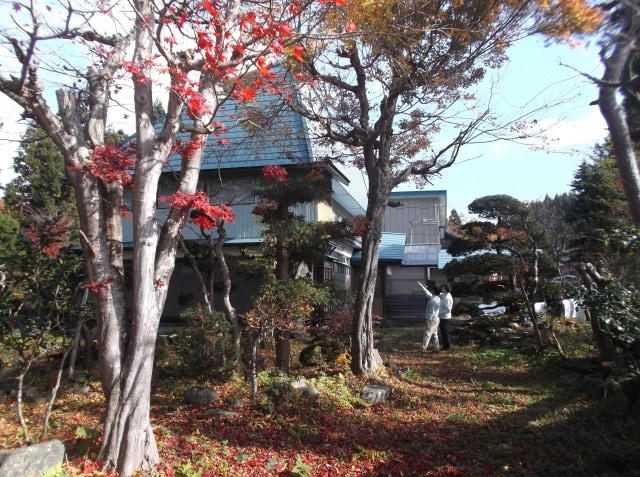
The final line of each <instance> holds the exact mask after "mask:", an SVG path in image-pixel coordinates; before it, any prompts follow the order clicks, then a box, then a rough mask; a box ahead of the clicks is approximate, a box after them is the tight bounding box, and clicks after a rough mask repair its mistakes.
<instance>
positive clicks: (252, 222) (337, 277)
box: [123, 94, 365, 320]
mask: <svg viewBox="0 0 640 477" xmlns="http://www.w3.org/2000/svg"><path fill="white" fill-rule="evenodd" d="M216 119H218V120H219V121H220V122H221V123H222V125H223V126H224V130H225V131H224V132H222V133H220V134H219V135H218V136H212V137H210V138H209V140H208V142H207V145H206V148H205V151H204V157H203V162H202V168H201V172H200V184H199V187H198V188H199V189H200V190H204V191H206V193H207V194H208V196H209V197H210V200H211V202H215V203H223V204H229V205H231V206H232V209H233V212H234V213H235V215H236V217H235V221H234V222H232V223H227V224H225V229H226V236H227V238H226V240H225V242H224V251H225V254H226V255H227V256H229V257H234V256H235V257H241V256H244V257H246V256H249V255H250V254H251V253H252V252H255V251H257V250H258V249H259V247H260V244H261V243H262V241H263V239H262V236H261V227H260V224H259V223H258V222H257V221H256V217H255V216H254V215H253V214H252V211H253V209H254V208H255V207H256V205H257V203H258V200H259V199H258V197H257V194H256V192H257V191H258V190H259V188H260V187H261V184H262V176H261V172H262V168H263V167H264V166H266V165H278V166H281V167H284V168H287V169H288V170H289V173H290V174H296V173H297V167H296V166H298V165H310V166H313V167H318V168H319V169H321V170H322V171H323V172H324V173H325V177H326V179H325V180H326V181H327V184H326V186H327V187H330V188H331V191H332V194H331V200H329V201H323V202H314V203H306V204H302V205H298V206H296V210H294V213H295V214H296V215H298V216H302V217H304V218H305V220H307V221H330V220H343V219H351V218H353V217H354V216H356V215H362V214H363V213H364V210H365V209H364V206H363V198H364V195H362V194H361V193H360V194H359V193H358V192H357V188H355V189H354V188H353V187H351V185H350V181H349V179H348V177H347V176H346V175H345V174H344V173H343V172H341V171H340V170H339V169H338V168H336V167H334V166H332V165H331V164H328V163H326V162H324V161H318V160H316V158H315V157H314V155H313V152H312V148H311V144H310V141H309V136H308V133H307V127H306V124H305V121H304V118H303V117H302V116H300V115H298V114H295V113H293V112H292V111H291V110H290V109H289V108H288V107H286V105H285V104H284V103H283V102H282V100H281V99H280V98H279V97H277V96H275V95H272V94H263V95H261V96H259V97H258V98H257V99H256V101H255V102H249V103H247V102H237V101H233V100H228V101H226V102H225V103H224V105H223V106H222V107H221V110H220V113H219V114H218V115H217V118H216ZM158 127H160V125H158ZM178 139H179V140H182V141H186V140H187V139H188V134H186V133H185V134H182V135H180V136H179V137H178ZM180 164H181V162H180V157H179V156H178V155H174V156H171V157H170V158H169V160H168V164H167V165H166V167H165V170H164V172H163V174H162V177H161V180H160V187H159V193H158V220H159V222H160V223H162V222H163V220H164V219H166V217H167V213H168V209H167V205H166V204H165V203H164V202H163V200H162V198H163V197H167V196H170V195H171V194H173V192H174V191H175V190H176V184H177V179H176V173H177V172H179V168H180ZM352 189H353V190H355V191H356V192H353V191H352ZM361 190H362V189H361ZM125 200H127V199H126V198H125ZM128 200H130V198H129V199H128ZM212 233H213V235H214V237H213V238H214V240H216V239H217V233H216V231H215V230H213V231H212ZM132 234H133V226H132V222H131V221H130V220H127V219H125V220H124V223H123V236H124V238H125V239H124V242H125V250H126V249H127V237H129V240H128V242H129V250H130V243H131V237H132ZM183 237H184V239H185V242H190V243H198V242H201V243H202V242H204V240H203V237H202V236H201V235H200V231H199V230H197V229H196V228H194V227H193V226H191V225H188V226H187V227H186V228H185V230H184V233H183ZM355 246H356V244H355V243H352V242H351V241H346V240H339V241H333V242H332V243H331V246H330V247H329V249H328V250H327V254H326V260H325V263H324V266H323V268H322V269H321V270H313V273H314V276H315V277H316V279H317V280H320V281H328V280H332V281H333V282H334V283H335V284H336V285H337V286H338V287H339V288H341V289H344V290H349V291H350V290H351V289H352V274H351V270H352V267H351V256H352V254H353V252H354V247H355ZM207 273H209V274H212V275H213V276H207V277H205V278H206V279H210V278H213V282H214V283H215V282H216V281H219V280H221V275H220V276H218V274H219V273H220V272H219V271H217V270H209V271H208V272H207ZM232 281H233V288H232V291H231V301H232V303H233V305H234V306H235V307H236V309H237V311H238V312H239V313H242V312H244V311H246V310H247V309H248V308H249V306H250V301H251V297H252V296H253V295H254V294H255V293H256V292H257V290H258V287H259V285H260V283H259V280H257V279H256V277H255V276H253V275H251V274H250V273H242V272H235V273H233V276H232ZM214 289H215V287H214ZM202 294H203V292H202V290H201V285H200V282H199V280H197V278H196V276H195V274H194V271H193V269H192V267H191V265H190V263H189V260H187V258H186V257H185V255H184V254H183V253H180V254H179V255H178V256H177V259H176V267H175V270H174V273H173V276H172V278H171V282H170V283H169V294H168V296H167V302H166V305H165V310H164V313H163V319H164V320H172V319H174V318H176V317H178V316H179V315H180V313H181V312H182V311H183V310H184V309H185V308H187V307H188V306H189V305H190V304H191V303H193V302H202V298H203V296H202ZM214 307H215V308H216V309H221V308H222V303H221V300H220V297H214Z"/></svg>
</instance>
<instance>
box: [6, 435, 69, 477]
mask: <svg viewBox="0 0 640 477" xmlns="http://www.w3.org/2000/svg"><path fill="white" fill-rule="evenodd" d="M64 452H65V449H64V445H63V444H62V442H60V441H59V440H57V439H54V440H51V441H47V442H41V443H39V444H33V445H31V446H27V447H19V448H18V449H11V450H5V451H0V475H1V476H2V477H31V476H36V477H37V476H39V475H40V474H41V473H43V472H44V471H46V470H48V469H51V468H55V467H58V466H60V465H62V460H63V459H64Z"/></svg>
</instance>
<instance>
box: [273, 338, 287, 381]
mask: <svg viewBox="0 0 640 477" xmlns="http://www.w3.org/2000/svg"><path fill="white" fill-rule="evenodd" d="M273 337H274V339H275V341H276V363H275V365H276V368H278V369H279V370H280V371H282V372H283V373H285V374H289V371H290V368H291V366H290V361H291V360H290V358H289V357H290V355H291V331H289V330H283V329H282V328H275V329H274V330H273Z"/></svg>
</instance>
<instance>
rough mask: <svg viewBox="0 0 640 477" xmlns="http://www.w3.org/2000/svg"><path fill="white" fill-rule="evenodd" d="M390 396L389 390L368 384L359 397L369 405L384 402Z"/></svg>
mask: <svg viewBox="0 0 640 477" xmlns="http://www.w3.org/2000/svg"><path fill="white" fill-rule="evenodd" d="M390 394H391V390H390V389H389V388H388V387H386V386H382V385H380V384H368V385H366V386H364V387H363V388H362V393H361V394H360V397H361V398H362V399H363V400H365V401H366V402H368V403H369V404H375V403H377V402H381V401H386V400H387V399H388V398H389V395H390Z"/></svg>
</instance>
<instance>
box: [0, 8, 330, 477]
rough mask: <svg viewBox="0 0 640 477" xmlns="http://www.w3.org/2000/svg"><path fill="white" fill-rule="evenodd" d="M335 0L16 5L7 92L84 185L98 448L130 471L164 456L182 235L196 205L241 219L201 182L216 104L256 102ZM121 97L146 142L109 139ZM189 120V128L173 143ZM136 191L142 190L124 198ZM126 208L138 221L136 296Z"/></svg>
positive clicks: (208, 216)
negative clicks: (167, 334)
mask: <svg viewBox="0 0 640 477" xmlns="http://www.w3.org/2000/svg"><path fill="white" fill-rule="evenodd" d="M330 3H331V2H329V3H327V2H320V3H318V4H317V5H315V4H314V3H313V2H310V1H305V0H302V1H300V0H283V1H276V2H260V1H258V2H246V1H243V0H235V1H227V2H224V1H211V0H203V1H196V2H182V1H173V0H169V1H166V2H160V3H157V2H151V1H150V0H134V1H132V2H119V1H109V0H107V1H104V2H98V3H95V2H82V1H81V0H78V1H72V2H69V3H63V4H61V3H59V2H29V1H15V2H13V3H12V6H13V11H12V12H6V13H7V15H6V16H7V18H6V19H5V20H4V21H3V23H4V25H3V29H2V33H1V44H2V48H3V50H4V57H5V58H4V59H3V72H2V74H1V75H0V91H1V92H2V93H3V94H4V95H6V96H7V97H9V98H10V99H11V100H13V101H14V102H15V103H16V104H18V105H19V106H20V107H21V108H22V109H23V110H24V116H25V117H27V118H30V119H32V120H33V121H35V122H36V123H37V124H38V125H39V126H40V127H41V128H42V129H43V130H44V131H45V132H46V133H47V135H48V136H49V137H50V138H51V140H52V141H53V142H54V143H55V144H56V146H57V147H58V149H59V150H60V152H61V153H62V155H63V156H64V161H65V171H66V177H67V179H68V181H69V183H70V184H71V186H72V187H73V189H74V192H75V197H76V203H77V207H78V217H79V222H80V229H81V236H82V247H83V253H84V259H85V262H86V267H87V274H88V277H89V283H88V285H87V286H88V287H89V288H90V289H91V290H92V291H93V294H94V301H95V305H96V306H95V307H96V318H97V324H98V339H99V342H100V346H99V349H100V356H99V361H100V373H101V380H102V387H103V392H104V395H105V398H106V412H105V416H104V433H103V436H102V449H101V452H100V458H101V459H102V460H103V462H104V466H105V468H107V469H115V470H116V471H117V472H119V473H120V474H121V475H123V476H128V475H131V474H132V473H133V472H134V471H136V470H137V469H140V468H142V469H150V468H152V467H153V466H154V465H155V464H157V463H158V461H159V454H158V450H157V446H156V443H155V438H154V435H153V432H152V428H151V424H150V419H149V400H150V385H151V371H152V365H153V355H154V350H155V340H156V333H157V327H158V323H159V320H160V315H161V313H162V309H163V307H164V303H165V299H166V296H167V286H168V283H169V280H170V277H171V274H172V272H173V269H174V264H175V255H176V250H177V248H178V243H179V239H180V236H181V233H182V229H183V227H184V226H185V223H186V222H187V221H188V220H189V213H190V210H192V209H193V208H196V209H197V210H200V211H201V212H202V214H201V215H199V216H198V218H197V220H198V225H200V226H203V225H208V224H213V223H214V222H215V220H217V219H222V218H224V219H225V220H229V219H230V218H231V216H230V211H228V210H225V209H223V208H222V207H217V206H214V205H211V204H209V202H208V200H207V199H206V198H204V197H202V196H201V195H200V194H198V192H197V184H198V176H199V170H200V164H201V158H202V153H203V148H204V146H205V145H206V141H207V138H208V137H209V136H212V135H213V136H214V137H215V135H216V134H217V133H219V132H220V123H219V122H218V121H216V119H215V117H216V114H218V112H219V111H220V110H221V108H223V105H224V101H225V98H228V97H233V98H235V99H237V100H241V101H251V100H253V99H254V98H255V97H256V95H257V94H258V91H259V89H260V88H261V87H263V85H264V84H265V79H269V80H273V79H274V73H273V72H272V66H273V65H274V62H275V59H276V58H277V57H285V56H287V55H290V56H291V57H292V58H294V59H295V56H296V53H295V48H294V47H291V45H292V43H293V42H294V41H295V40H296V39H297V38H298V37H299V34H298V33H296V31H299V28H300V25H301V24H302V23H304V22H305V18H304V16H305V15H306V14H307V12H309V9H310V8H313V9H314V11H313V12H312V13H313V15H310V16H309V18H310V19H311V20H312V21H314V22H317V21H318V19H319V18H322V11H323V10H326V9H331V8H333V5H332V4H330ZM305 28H306V32H309V31H311V29H312V28H313V24H309V23H307V24H306V27H305ZM249 71H251V72H252V74H251V75H247V72H249ZM165 96H166V97H167V98H168V99H167V100H166V107H165V110H166V116H165V117H164V122H163V123H162V124H160V125H159V126H157V125H156V126H154V123H153V119H154V117H153V114H154V100H155V99H157V98H158V97H165ZM128 98H132V103H131V102H128ZM85 100H86V101H85ZM53 101H57V110H55V109H53V107H52V106H51V102H53ZM114 106H119V107H120V108H121V109H120V111H122V112H121V115H122V116H121V117H117V118H115V120H116V121H121V120H124V119H126V118H127V117H129V118H132V120H133V122H134V123H135V137H136V141H135V143H131V144H123V145H119V146H115V145H108V144H107V141H105V132H106V130H107V124H108V117H109V114H110V113H112V110H113V107H114ZM185 108H186V111H187V114H188V117H189V118H190V119H189V120H188V121H183V120H182V117H183V114H182V113H183V111H184V110H185ZM181 131H189V132H190V133H191V136H190V139H189V141H187V142H186V143H184V144H181V145H179V149H178V150H176V141H175V140H176V136H177V134H178V133H179V132H181ZM173 153H176V154H180V156H181V170H180V174H179V181H178V187H177V192H176V194H175V195H174V197H173V198H172V200H171V205H170V208H169V213H168V217H167V219H166V221H165V222H164V223H163V224H158V221H157V217H156V206H157V199H158V180H159V177H160V175H161V173H162V171H163V166H164V165H165V163H166V160H167V158H168V157H169V156H170V154H173ZM125 188H131V191H132V193H131V197H132V200H131V204H127V205H126V206H125V201H124V193H123V191H124V189H125ZM123 212H124V213H127V214H130V215H131V218H132V221H133V245H132V246H133V267H132V269H133V273H132V284H133V285H132V287H133V290H132V298H131V301H130V303H128V304H127V302H126V301H125V294H124V291H125V290H124V282H123V249H122V243H123V239H122V214H123ZM127 308H128V310H127Z"/></svg>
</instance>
